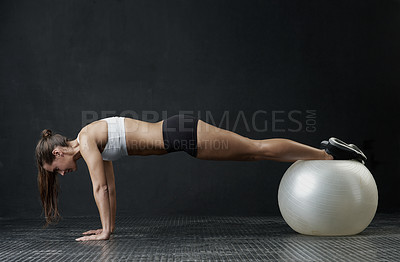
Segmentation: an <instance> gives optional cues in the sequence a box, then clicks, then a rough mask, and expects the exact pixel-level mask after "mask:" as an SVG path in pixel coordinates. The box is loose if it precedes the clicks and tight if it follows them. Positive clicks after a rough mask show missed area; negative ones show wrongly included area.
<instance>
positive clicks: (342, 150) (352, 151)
mask: <svg viewBox="0 0 400 262" xmlns="http://www.w3.org/2000/svg"><path fill="white" fill-rule="evenodd" d="M321 149H324V150H325V151H326V152H327V153H328V154H330V155H332V156H333V158H334V159H336V160H350V159H354V160H357V161H359V162H361V163H363V164H364V163H365V161H366V160H367V157H366V156H365V154H364V153H363V152H362V151H361V149H360V148H358V147H357V146H356V145H354V144H347V143H345V142H343V141H342V140H340V139H337V138H335V137H331V138H329V140H328V141H322V142H321Z"/></svg>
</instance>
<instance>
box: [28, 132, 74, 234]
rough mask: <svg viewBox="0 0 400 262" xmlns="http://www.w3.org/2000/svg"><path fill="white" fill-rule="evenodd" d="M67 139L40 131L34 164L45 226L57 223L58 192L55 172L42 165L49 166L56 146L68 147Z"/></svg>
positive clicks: (58, 217) (58, 214)
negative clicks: (40, 135)
mask: <svg viewBox="0 0 400 262" xmlns="http://www.w3.org/2000/svg"><path fill="white" fill-rule="evenodd" d="M67 142H68V139H67V138H66V137H64V136H62V135H60V134H54V135H53V133H52V131H51V130H49V129H45V130H43V131H42V138H41V139H40V140H39V142H38V143H37V145H36V151H35V155H36V164H37V168H38V178H37V182H38V187H39V194H40V200H41V202H42V207H43V211H44V215H45V218H46V225H45V226H47V225H49V224H51V223H53V222H58V220H59V219H60V217H61V216H60V213H59V211H58V202H57V197H58V192H59V189H60V187H59V184H58V180H57V173H56V172H49V171H47V170H45V169H44V168H43V164H44V163H47V164H51V163H52V162H53V161H54V159H55V155H53V153H52V152H53V150H54V148H56V147H57V146H62V147H68V143H67Z"/></svg>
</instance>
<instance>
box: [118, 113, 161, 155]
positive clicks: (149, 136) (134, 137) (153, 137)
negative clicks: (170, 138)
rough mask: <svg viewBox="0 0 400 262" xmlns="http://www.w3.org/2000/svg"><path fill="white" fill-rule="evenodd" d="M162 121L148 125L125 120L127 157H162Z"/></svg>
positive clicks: (143, 122) (135, 120)
mask: <svg viewBox="0 0 400 262" xmlns="http://www.w3.org/2000/svg"><path fill="white" fill-rule="evenodd" d="M162 123H163V120H162V121H159V122H156V123H149V122H145V121H141V120H137V119H131V118H125V136H126V148H127V150H128V155H162V154H166V153H167V151H166V150H165V149H164V140H163V134H162Z"/></svg>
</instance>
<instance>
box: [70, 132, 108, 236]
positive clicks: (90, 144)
mask: <svg viewBox="0 0 400 262" xmlns="http://www.w3.org/2000/svg"><path fill="white" fill-rule="evenodd" d="M80 138H81V145H80V151H81V154H82V157H83V159H84V160H85V162H86V164H87V166H88V168H89V173H90V178H91V180H92V186H93V195H94V198H95V201H96V205H97V208H98V209H99V213H100V220H101V226H102V233H101V234H98V235H90V236H84V237H80V238H78V239H76V240H77V241H85V240H106V239H109V238H110V234H111V212H110V210H111V209H110V199H109V190H108V185H107V178H106V174H105V168H104V164H103V159H102V157H101V154H100V151H99V150H98V148H97V145H96V143H95V141H93V140H92V139H90V138H89V137H88V136H87V135H81V137H80Z"/></svg>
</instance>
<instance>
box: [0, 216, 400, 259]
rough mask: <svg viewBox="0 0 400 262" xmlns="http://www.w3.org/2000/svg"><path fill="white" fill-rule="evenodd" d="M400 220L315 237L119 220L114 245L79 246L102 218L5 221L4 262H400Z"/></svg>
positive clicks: (248, 222) (275, 220)
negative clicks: (45, 222) (79, 239)
mask: <svg viewBox="0 0 400 262" xmlns="http://www.w3.org/2000/svg"><path fill="white" fill-rule="evenodd" d="M399 221H400V214H397V215H394V214H391V215H383V214H378V215H377V216H376V217H375V219H374V221H373V222H372V224H371V225H370V226H369V227H368V228H367V229H366V230H365V231H363V232H362V233H361V234H358V235H356V236H350V237H312V236H303V235H300V234H297V233H295V232H294V231H292V230H291V229H290V228H289V227H288V226H287V225H286V224H285V222H284V221H283V219H282V218H281V217H118V218H117V230H116V232H115V234H113V235H112V237H111V239H110V240H109V241H91V242H76V241H75V240H74V239H75V238H77V237H79V236H80V234H81V233H82V232H83V231H86V230H89V229H96V228H97V227H98V225H99V224H100V222H99V219H98V218H88V217H71V218H64V219H63V220H62V221H61V222H60V223H59V224H58V225H57V226H53V227H51V228H47V229H42V228H41V225H42V222H43V221H41V220H37V219H35V220H33V219H29V220H28V219H24V220H21V219H19V220H16V219H0V226H1V227H0V233H1V242H0V261H52V262H53V261H374V262H376V261H400V226H399Z"/></svg>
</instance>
